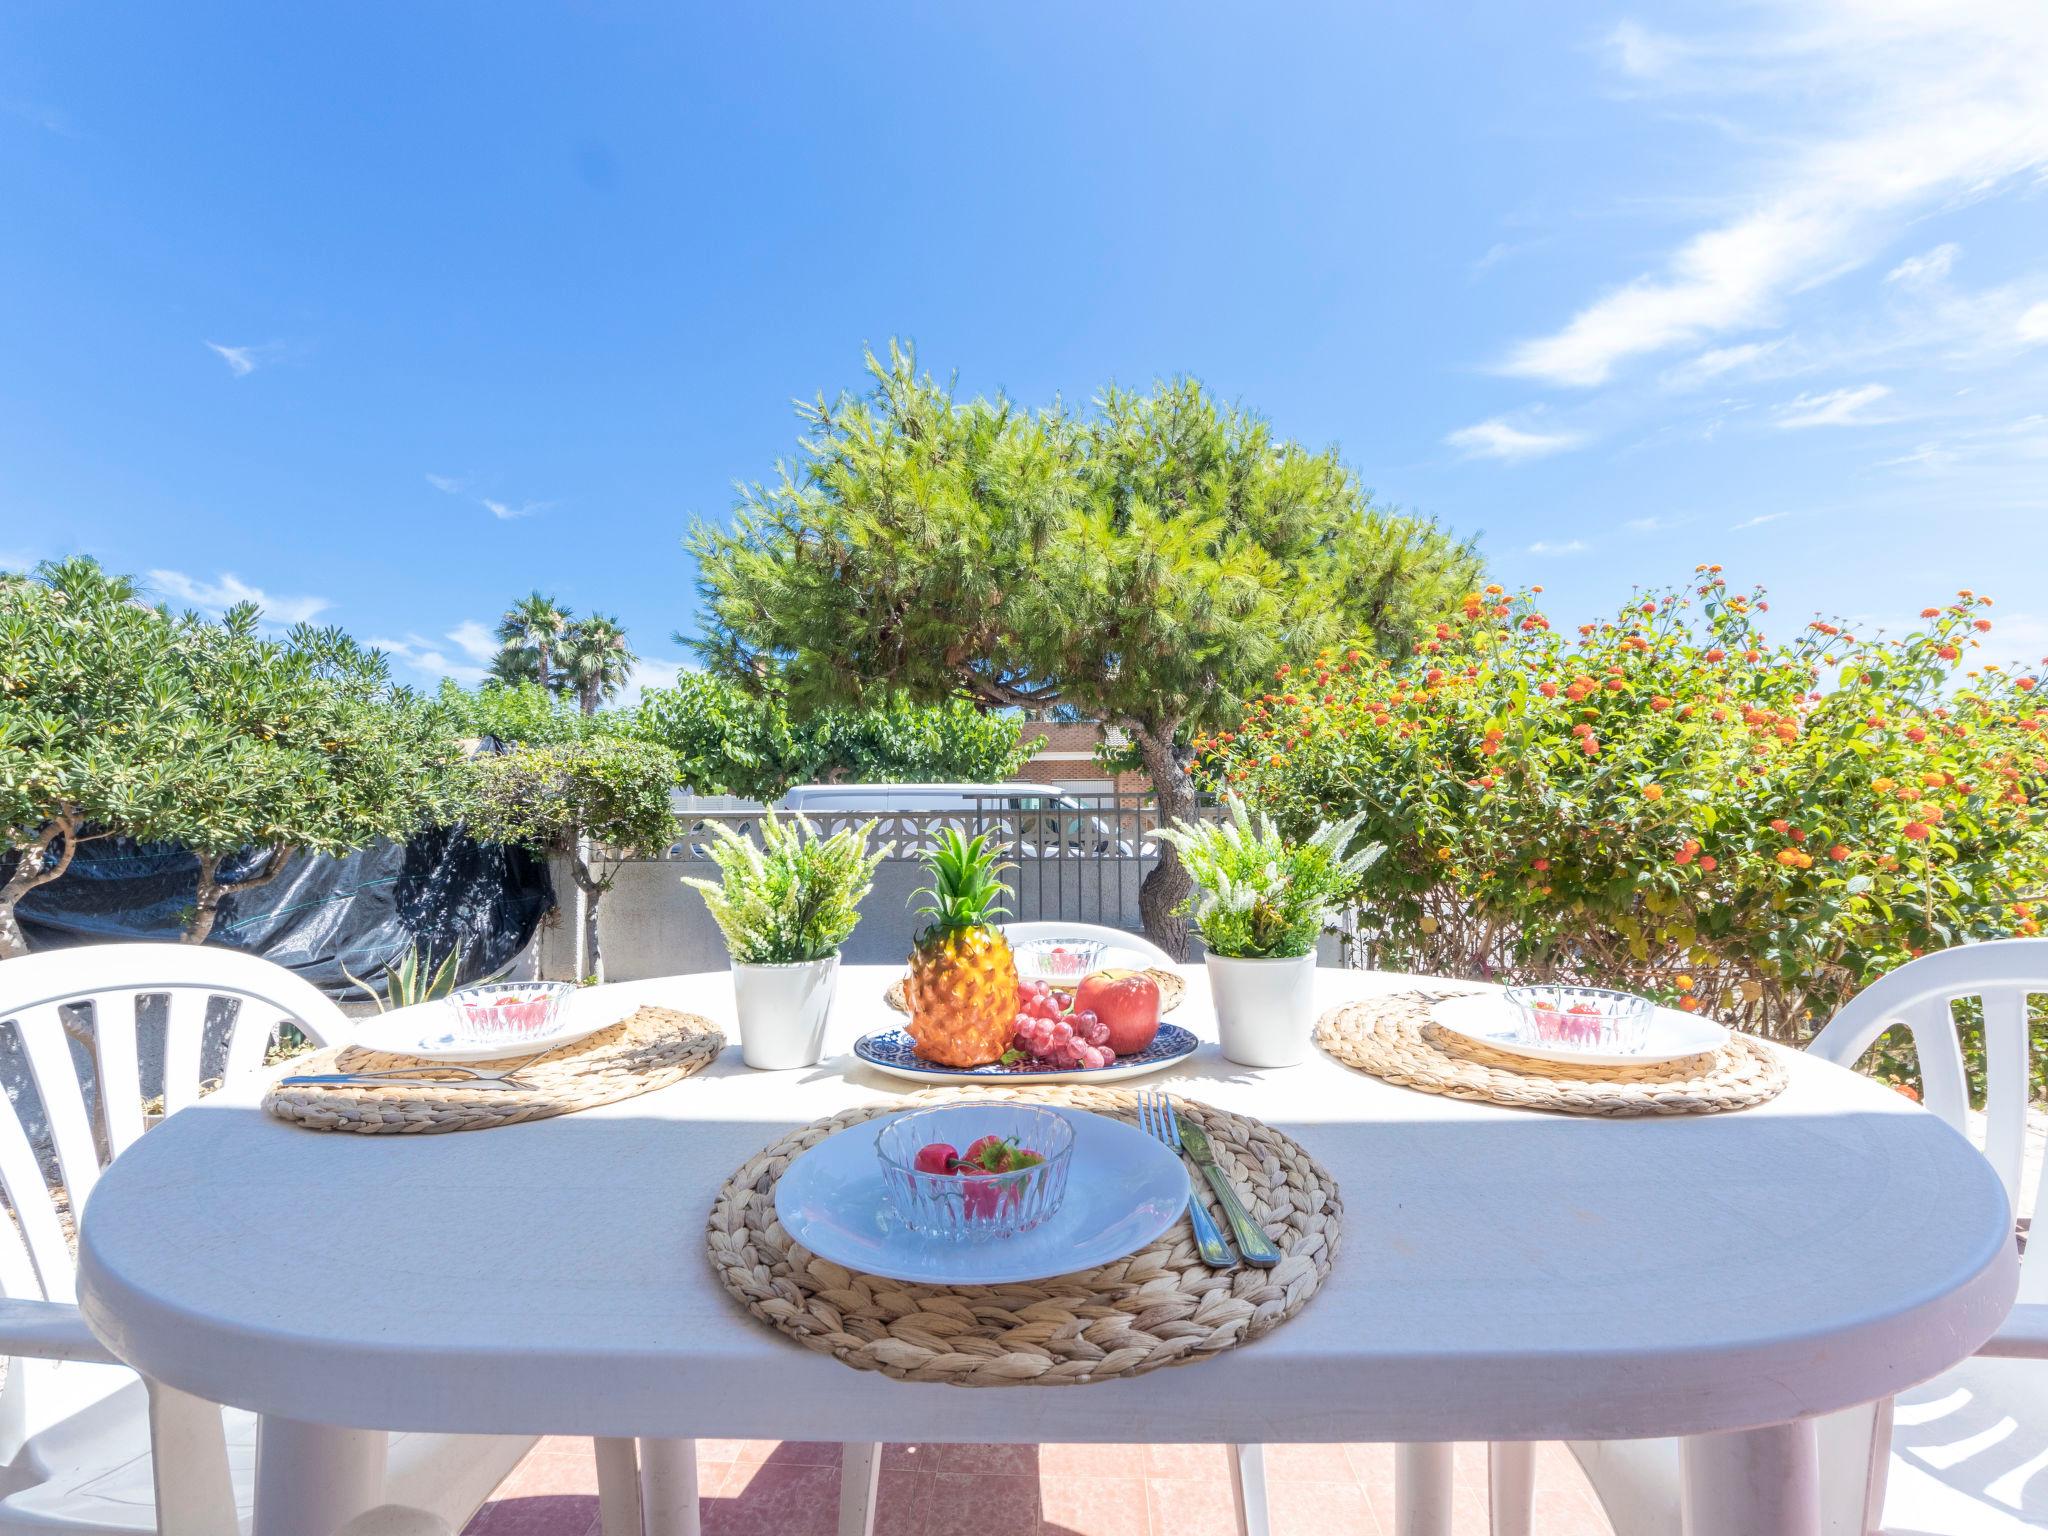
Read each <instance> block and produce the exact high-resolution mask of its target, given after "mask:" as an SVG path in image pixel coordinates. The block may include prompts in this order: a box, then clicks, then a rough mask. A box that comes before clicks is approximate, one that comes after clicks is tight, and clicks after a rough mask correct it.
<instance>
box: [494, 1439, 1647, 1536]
mask: <svg viewBox="0 0 2048 1536" xmlns="http://www.w3.org/2000/svg"><path fill="white" fill-rule="evenodd" d="M1226 1455H1227V1452H1226V1451H1225V1450H1224V1449H1223V1448H1222V1447H1219V1446H1194V1445H1150V1446H1148V1445H1038V1446H1032V1445H892V1446H890V1447H889V1448H888V1450H887V1453H886V1455H885V1458H884V1461H883V1469H882V1486H881V1499H880V1504H879V1506H878V1509H877V1512H876V1517H875V1532H876V1536H1235V1533H1236V1532H1237V1530H1238V1524H1237V1515H1236V1508H1235V1505H1234V1503H1233V1501H1232V1494H1231V1482H1230V1470H1229V1463H1228V1461H1227V1460H1226V1459H1225V1457H1226ZM1266 1476H1267V1483H1268V1504H1269V1507H1270V1509H1271V1512H1272V1519H1273V1531H1274V1536H1390V1533H1391V1532H1392V1531H1393V1529H1394V1460H1393V1451H1392V1449H1391V1448H1390V1447H1387V1446H1383V1445H1349V1446H1339V1445H1273V1446H1268V1447H1267V1448H1266ZM697 1487H698V1494H699V1508H700V1510H701V1512H702V1516H703V1527H704V1536H833V1531H834V1529H835V1526H836V1523H837V1520H838V1513H839V1447H838V1446H836V1445H807V1444H800V1443H798V1442H795V1441H780V1442H778V1441H773V1440H704V1441H700V1442H699V1443H698V1447H697ZM1456 1497H1457V1504H1456V1510H1455V1525H1454V1527H1453V1529H1454V1531H1455V1533H1456V1536H1486V1451H1485V1447H1483V1446H1477V1445H1464V1446H1460V1447H1459V1448H1458V1457H1457V1495H1456ZM1536 1530H1537V1531H1538V1532H1540V1533H1541V1536H1610V1528H1609V1526H1608V1524H1607V1522H1606V1520H1605V1519H1603V1518H1602V1517H1601V1514H1600V1511H1599V1506H1598V1505H1597V1504H1596V1503H1595V1502H1594V1500H1593V1495H1592V1493H1591V1492H1590V1490H1588V1488H1587V1487H1586V1483H1585V1479H1584V1478H1583V1477H1582V1476H1581V1475H1580V1473H1579V1469H1578V1465H1577V1463H1575V1462H1574V1461H1573V1460H1572V1458H1571V1455H1570V1453H1569V1452H1567V1451H1566V1450H1565V1449H1564V1447H1563V1446H1560V1445H1546V1446H1544V1447H1542V1449H1541V1451H1540V1452H1539V1453H1538V1456H1537V1463H1536ZM597 1531H598V1523H597V1473H596V1468H595V1465H594V1463H593V1461H592V1459H591V1448H590V1442H589V1441H588V1440H572V1439H549V1440H543V1441H542V1442H541V1443H540V1444H539V1445H538V1446H537V1447H535V1449H534V1450H533V1452H532V1454H531V1455H529V1456H528V1457H527V1458H526V1460H525V1461H523V1462H521V1463H520V1465H519V1466H518V1467H517V1468H516V1469H515V1470H514V1471H513V1473H512V1475H511V1476H510V1477H509V1478H507V1479H506V1480H505V1483H504V1485H503V1486H502V1487H500V1488H499V1489H498V1492H497V1496H496V1498H495V1499H494V1500H493V1501H492V1502H491V1503H490V1504H488V1505H487V1506H485V1508H484V1509H483V1510H482V1512H481V1513H479V1514H478V1515H477V1517H476V1519H474V1520H473V1521H471V1522H470V1524H469V1528H468V1533H467V1536H597Z"/></svg>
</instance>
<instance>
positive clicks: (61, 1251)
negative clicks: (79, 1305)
mask: <svg viewBox="0 0 2048 1536" xmlns="http://www.w3.org/2000/svg"><path fill="white" fill-rule="evenodd" d="M6 963H7V964H14V963H16V962H13V961H8V962H6ZM0 1099H5V1100H6V1106H7V1107H6V1112H5V1113H4V1114H0V1186H4V1187H5V1188H6V1190H7V1203H8V1204H9V1205H11V1206H13V1207H14V1217H15V1220H16V1222H17V1223H18V1224H19V1225H20V1227H21V1236H22V1238H23V1239H24V1240H25V1241H26V1242H27V1244H28V1251H29V1254H30V1255H31V1256H32V1257H33V1259H34V1260H35V1276H36V1277H35V1280H34V1282H33V1284H32V1285H31V1287H30V1289H28V1290H26V1291H22V1292H19V1293H17V1292H15V1291H13V1290H9V1291H8V1293H7V1294H8V1295H9V1296H14V1295H17V1294H19V1295H20V1296H22V1297H24V1298H26V1299H27V1300H30V1301H36V1300H43V1301H70V1300H72V1299H73V1296H74V1292H73V1289H72V1284H71V1274H72V1260H71V1247H70V1245H69V1244H68V1243H66V1242H65V1240H64V1229H63V1227H62V1226H61V1225H60V1224H59V1223H58V1220H57V1204H56V1201H55V1200H53V1199H52V1198H51V1192H50V1182H49V1180H48V1178H46V1177H45V1176H44V1173H43V1165H42V1163H41V1162H40V1161H39V1160H38V1159H37V1157H36V1149H35V1147H34V1146H33V1145H32V1144H31V1143H30V1141H29V1139H28V1129H27V1127H25V1126H24V1125H23V1124H22V1123H21V1109H20V1107H19V1106H18V1105H17V1104H15V1102H14V1101H13V1099H12V1098H11V1097H10V1096H8V1095H5V1094H0ZM0 1278H4V1271H0Z"/></svg>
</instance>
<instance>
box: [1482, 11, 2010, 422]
mask: <svg viewBox="0 0 2048 1536" xmlns="http://www.w3.org/2000/svg"><path fill="white" fill-rule="evenodd" d="M1748 14H1750V15H1759V14H1760V15H1762V16H1763V17H1764V18H1765V21H1764V23H1763V25H1762V26H1761V28H1759V29H1757V30H1753V31H1751V32H1748V33H1743V34H1736V35H1721V36H1716V37H1711V38H1677V37H1669V36H1664V35H1661V34H1657V33H1653V32H1651V31H1649V30H1648V29H1646V28H1644V27H1642V26H1640V25H1637V24H1635V23H1625V24H1623V26H1621V27H1620V28H1618V29H1617V30H1616V31H1615V32H1614V33H1613V34H1612V35H1611V37H1610V38H1609V53H1610V56H1611V57H1612V58H1613V60H1614V61H1615V64H1616V67H1617V69H1618V70H1619V72H1620V74H1621V75H1622V76H1623V77H1624V78H1625V80H1626V81H1627V83H1628V84H1629V86H1630V88H1631V89H1632V90H1634V91H1635V92H1637V93H1638V94H1643V95H1648V96H1651V97H1653V98H1654V99H1655V100H1657V102H1658V103H1659V104H1660V105H1664V106H1668V107H1676V106H1680V105H1693V106H1695V107H1698V106H1700V105H1702V104H1704V108H1705V110H1706V111H1707V112H1709V113H1713V112H1716V111H1719V110H1725V111H1727V112H1729V113H1731V114H1733V115H1735V116H1737V117H1742V118H1744V119H1745V121H1747V120H1751V119H1753V118H1754V117H1755V116H1756V114H1757V103H1758V102H1760V101H1768V102H1782V104H1783V108H1784V111H1783V114H1782V115H1781V118H1780V121H1779V122H1777V123H1774V124H1771V125H1770V129H1769V131H1768V132H1766V133H1762V134H1758V135H1756V138H1757V140H1758V141H1760V142H1763V144H1764V147H1763V148H1762V149H1760V151H1759V152H1758V153H1756V154H1754V155H1753V156H1751V157H1750V159H1749V162H1748V163H1747V164H1746V165H1745V166H1743V167H1742V168H1741V169H1740V171H1739V172H1738V175H1737V176H1736V177H1735V178H1734V179H1733V181H1732V182H1731V184H1730V185H1728V186H1727V187H1726V189H1725V190H1724V192H1723V193H1722V194H1721V195H1720V197H1719V202H1720V203H1721V205H1722V207H1721V211H1720V212H1719V213H1717V214H1716V215H1714V216H1713V217H1712V219H1711V222H1709V223H1708V224H1707V225H1706V227H1704V228H1701V229H1699V230H1697V232H1695V233H1693V234H1692V235H1690V236H1688V237H1687V238H1686V239H1685V240H1684V241H1683V242H1682V243H1680V244H1679V245H1678V246H1677V248H1676V249H1675V250H1673V251H1672V253H1671V254H1670V256H1669V257H1668V258H1667V259H1666V261H1665V262H1664V263H1663V265H1662V267H1661V268H1660V269H1658V270H1655V271H1650V272H1645V273H1642V274H1640V275H1638V276H1636V277H1634V278H1632V279H1630V280H1629V281H1627V282H1624V283H1621V284H1620V285H1618V286H1616V287H1614V288H1612V289H1610V290H1609V291H1608V292H1606V293H1604V294H1601V295H1600V296H1598V297H1596V298H1595V299H1593V300H1592V301H1591V302H1590V303H1588V304H1586V305H1585V306H1583V307H1582V308H1581V309H1580V310H1579V311H1578V313H1577V314H1575V315H1573V316H1572V317H1571V319H1570V320H1569V321H1568V322H1566V324H1565V325H1564V326H1563V327H1562V328H1560V329H1558V330H1556V331H1553V332H1551V333H1550V334H1548V335H1543V336H1537V337H1534V338H1531V339H1530V340H1528V341H1525V342H1523V343H1521V344H1520V345H1519V346H1517V347H1515V348H1513V349H1512V350H1511V351H1510V353H1509V354H1508V356H1507V358H1506V359H1505V361H1504V363H1503V365H1502V366H1503V369H1504V370H1505V371H1506V372H1509V373H1512V374H1517V375H1521V376H1524V377H1530V378H1538V379H1544V380H1547V381H1550V382H1553V383H1558V384H1571V385H1581V386H1584V385H1594V384H1599V383H1602V382H1604V381H1606V380H1607V379H1608V378H1610V377H1611V376H1612V375H1613V373H1614V371H1615V369H1616V368H1618V367H1619V366H1621V365H1622V364H1623V363H1625V362H1627V361H1629V360H1630V359H1633V358H1637V357H1641V356H1644V355H1647V354H1651V353H1655V352H1660V351H1665V350H1668V349H1670V348H1672V347H1677V346H1681V345H1685V344H1687V343H1694V342H1698V341H1699V340H1701V339H1703V338H1706V337H1711V336H1714V335H1718V334H1724V333H1726V332H1729V331H1732V330H1738V329H1743V328H1752V327H1757V326H1763V325H1770V324H1774V323H1777V322H1778V321H1779V320H1780V319H1781V311H1782V308H1783V306H1784V305H1785V303H1786V302H1787V301H1788V300H1789V299H1790V298H1791V297H1792V296H1794V295H1795V294H1798V293H1800V292H1802V291H1804V290H1807V289H1810V288H1813V287H1816V286H1818V285H1821V284H1824V283H1827V282H1829V281H1830V280H1832V279H1834V278H1836V277H1838V276H1840V275H1841V274H1842V273H1844V272H1847V271H1850V270H1852V269H1854V268H1855V267H1857V266H1859V265H1861V264H1863V263H1865V262H1867V261H1869V260H1871V259H1872V258H1873V257H1875V256H1876V255H1877V254H1878V253H1879V252H1881V251H1882V249H1883V248H1884V246H1885V245H1886V244H1887V243H1889V242H1890V241H1891V240H1892V239H1893V238H1895V237H1896V235H1897V234H1898V232H1899V231H1900V230H1901V229H1903V228H1904V227H1905V225H1906V224H1907V223H1908V222H1909V221H1910V220H1911V219H1913V218H1915V217H1917V216H1919V215H1921V214H1923V213H1925V212H1927V211H1929V210H1932V209H1937V208H1941V207H1945V206H1948V205H1951V204H1954V203H1957V202H1961V201H1967V200H1971V199H1977V198H1983V197H1987V196H1991V195H1994V194H1996V193H1998V192H2000V191H2002V190H2004V189H2006V188H2009V187H2012V186H2015V185H2020V184H2022V183H2023V182H2025V181H2026V180H2027V179H2029V178H2031V177H2035V176H2038V175H2039V174H2040V173H2041V172H2042V171H2043V170H2044V169H2048V7H2044V6H2040V5H2036V4H2030V3H2016V0H1943V3H1935V0H1774V3H1771V4H1768V5H1767V6H1763V7H1758V8H1754V9H1752V10H1751V11H1750V12H1749V13H1748ZM1786 119H1789V121H1790V125H1791V126H1790V127H1789V128H1788V127H1786V126H1785V120H1786Z"/></svg>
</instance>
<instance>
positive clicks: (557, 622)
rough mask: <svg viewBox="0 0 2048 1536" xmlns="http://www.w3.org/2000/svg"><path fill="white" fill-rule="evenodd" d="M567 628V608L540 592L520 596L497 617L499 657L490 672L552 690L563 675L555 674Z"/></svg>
mask: <svg viewBox="0 0 2048 1536" xmlns="http://www.w3.org/2000/svg"><path fill="white" fill-rule="evenodd" d="M569 630H570V623H569V610H568V609H567V608H564V607H563V606H562V605H561V604H560V603H558V602H556V601H555V600H554V599H553V598H552V597H544V596H542V595H541V594H540V593H539V592H537V591H536V592H534V593H531V594H530V595H528V596H526V597H522V598H521V599H519V601H518V602H516V603H514V604H513V605H512V606H511V607H510V608H507V609H506V610H505V615H504V617H503V618H501V619H499V620H498V641H499V645H500V650H499V653H498V659H497V661H496V662H495V663H493V664H492V667H491V672H492V674H493V675H494V676H496V677H497V678H498V679H499V680H500V681H503V682H508V683H517V682H528V681H531V682H536V683H539V684H540V685H541V687H543V688H545V689H547V690H548V691H549V692H550V693H553V692H554V691H555V690H556V689H558V688H560V687H561V686H562V684H563V681H564V679H561V678H559V677H557V676H556V675H555V662H556V660H557V658H558V657H560V655H561V654H562V651H563V648H564V645H565V643H566V641H567V639H568V635H569Z"/></svg>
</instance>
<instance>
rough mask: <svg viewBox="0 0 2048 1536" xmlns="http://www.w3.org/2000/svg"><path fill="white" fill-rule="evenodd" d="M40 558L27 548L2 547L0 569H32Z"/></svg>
mask: <svg viewBox="0 0 2048 1536" xmlns="http://www.w3.org/2000/svg"><path fill="white" fill-rule="evenodd" d="M39 558H40V557H39V556H36V555H32V554H30V553H29V552H28V551H27V550H25V549H0V571H32V570H34V569H35V568H36V561H37V560H38V559H39Z"/></svg>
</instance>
